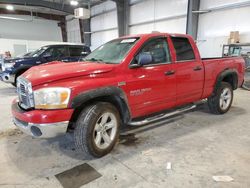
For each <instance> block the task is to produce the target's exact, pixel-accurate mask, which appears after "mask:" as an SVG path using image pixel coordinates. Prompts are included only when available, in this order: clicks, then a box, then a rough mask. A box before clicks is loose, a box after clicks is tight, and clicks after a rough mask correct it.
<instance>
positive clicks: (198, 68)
mask: <svg viewBox="0 0 250 188" xmlns="http://www.w3.org/2000/svg"><path fill="white" fill-rule="evenodd" d="M193 70H194V71H199V70H202V68H201V67H200V66H197V67H194V69H193Z"/></svg>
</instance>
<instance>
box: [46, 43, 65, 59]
mask: <svg viewBox="0 0 250 188" xmlns="http://www.w3.org/2000/svg"><path fill="white" fill-rule="evenodd" d="M47 53H50V54H51V56H52V58H53V59H58V58H62V57H65V56H67V50H66V48H65V47H63V46H59V47H51V48H50V49H48V50H47Z"/></svg>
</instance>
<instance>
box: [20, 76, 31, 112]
mask: <svg viewBox="0 0 250 188" xmlns="http://www.w3.org/2000/svg"><path fill="white" fill-rule="evenodd" d="M17 93H18V98H19V104H20V106H21V107H22V108H24V109H29V108H32V107H34V99H33V92H32V87H31V84H30V82H29V81H28V80H27V79H25V78H23V77H18V79H17Z"/></svg>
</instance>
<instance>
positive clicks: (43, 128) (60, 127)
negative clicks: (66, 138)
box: [13, 118, 69, 138]
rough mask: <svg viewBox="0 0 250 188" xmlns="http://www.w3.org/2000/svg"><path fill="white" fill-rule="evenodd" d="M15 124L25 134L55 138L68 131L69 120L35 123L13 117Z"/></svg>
mask: <svg viewBox="0 0 250 188" xmlns="http://www.w3.org/2000/svg"><path fill="white" fill-rule="evenodd" d="M13 122H14V124H15V125H16V126H17V127H18V128H19V129H20V130H21V131H22V132H24V133H25V134H27V135H30V136H33V137H37V138H53V137H56V136H59V135H63V134H65V133H66V131H67V128H68V124H69V122H68V121H63V122H57V123H45V124H35V123H27V122H24V121H20V120H19V119H16V118H13Z"/></svg>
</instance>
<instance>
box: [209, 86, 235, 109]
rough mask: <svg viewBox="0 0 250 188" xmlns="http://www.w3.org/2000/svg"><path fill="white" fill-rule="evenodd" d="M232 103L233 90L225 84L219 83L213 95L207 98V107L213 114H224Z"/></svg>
mask: <svg viewBox="0 0 250 188" xmlns="http://www.w3.org/2000/svg"><path fill="white" fill-rule="evenodd" d="M232 102H233V89H232V86H231V85H230V84H229V83H227V82H221V84H220V86H219V87H218V89H217V91H216V93H215V95H213V96H211V97H209V98H208V106H209V109H210V111H211V112H212V113H214V114H224V113H226V112H227V111H228V110H229V109H230V107H231V105H232Z"/></svg>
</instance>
